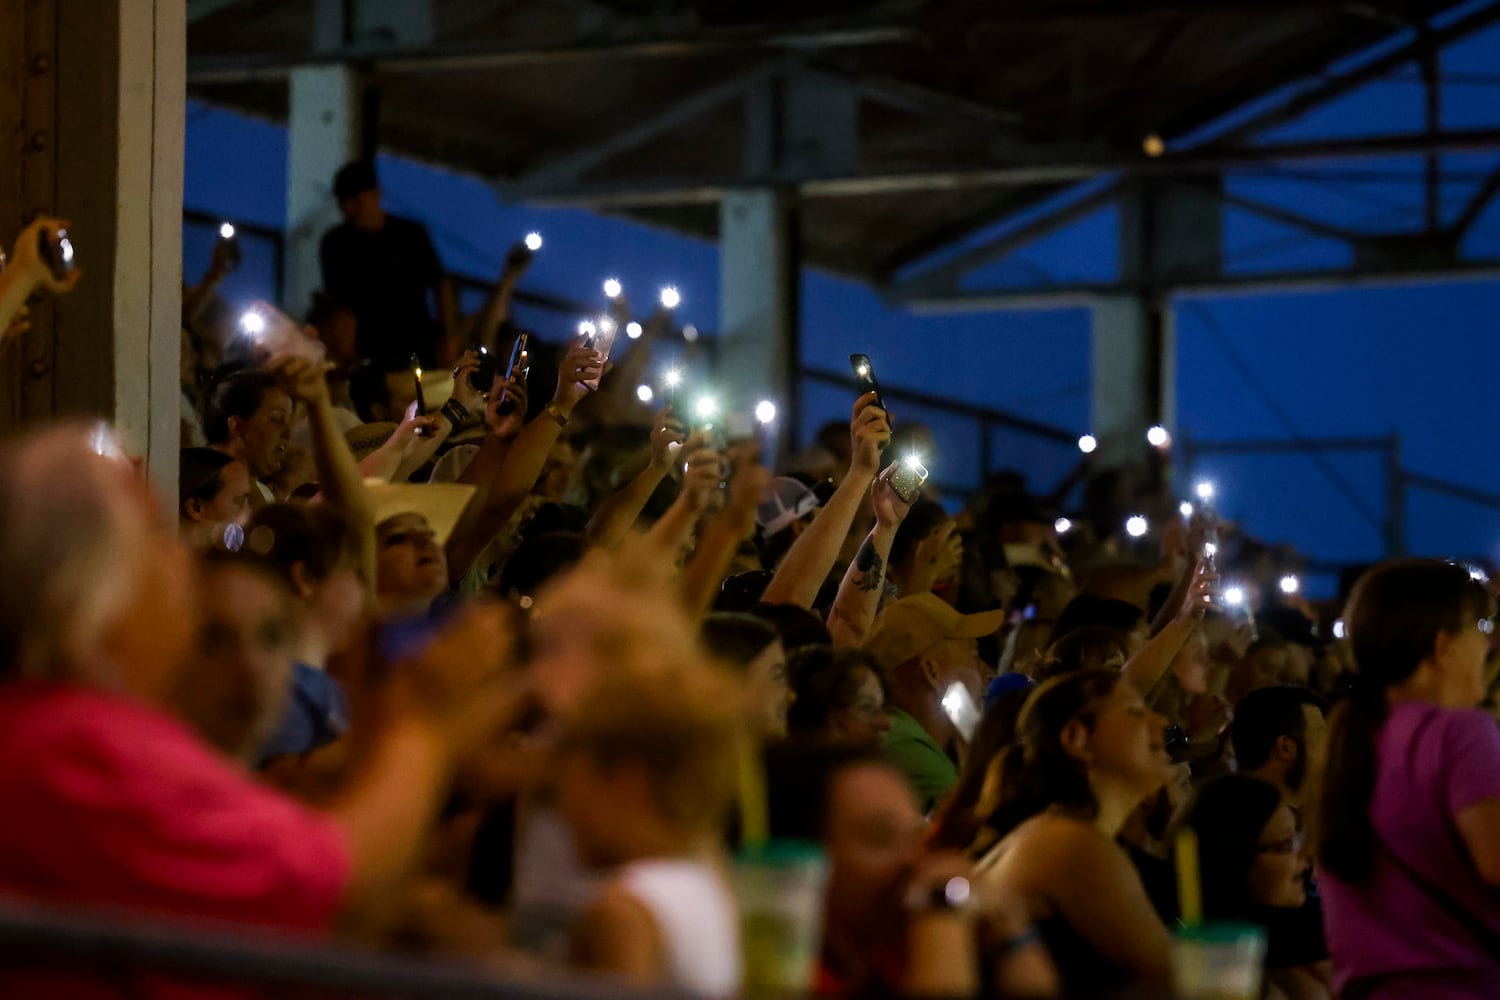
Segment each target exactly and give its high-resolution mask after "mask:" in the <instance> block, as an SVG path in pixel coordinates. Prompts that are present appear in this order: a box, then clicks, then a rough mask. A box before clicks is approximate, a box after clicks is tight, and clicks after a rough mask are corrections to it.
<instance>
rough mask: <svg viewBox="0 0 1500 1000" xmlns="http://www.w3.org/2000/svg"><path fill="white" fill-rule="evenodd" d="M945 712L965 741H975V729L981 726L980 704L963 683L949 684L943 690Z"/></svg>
mask: <svg viewBox="0 0 1500 1000" xmlns="http://www.w3.org/2000/svg"><path fill="white" fill-rule="evenodd" d="M943 713H944V714H945V715H947V716H948V721H949V722H951V723H953V728H954V729H957V730H958V735H960V736H962V737H963V739H964V742H965V743H972V742H973V741H974V730H976V729H978V728H979V706H978V705H975V704H974V696H973V695H971V694H970V693H969V689H968V688H967V687H965V686H964V685H963V684H961V683H953V684H949V685H948V690H946V691H944V692H943Z"/></svg>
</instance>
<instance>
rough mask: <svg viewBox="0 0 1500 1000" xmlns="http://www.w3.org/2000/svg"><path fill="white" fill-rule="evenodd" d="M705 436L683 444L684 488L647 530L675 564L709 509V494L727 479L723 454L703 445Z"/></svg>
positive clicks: (650, 539)
mask: <svg viewBox="0 0 1500 1000" xmlns="http://www.w3.org/2000/svg"><path fill="white" fill-rule="evenodd" d="M702 444H703V438H702V437H701V436H699V435H694V436H693V437H690V438H688V442H687V444H685V445H683V448H682V451H681V452H679V454H681V455H686V456H687V459H686V461H684V462H683V472H682V488H681V490H679V491H678V494H677V499H676V500H674V501H672V506H670V507H668V508H667V512H666V513H665V514H663V515H662V516H661V517H660V518H658V519H657V521H656V523H655V524H653V525H652V526H651V530H650V531H648V532H646V541H647V542H648V543H650V544H651V545H652V546H654V547H655V548H657V549H659V550H661V551H662V552H666V553H668V557H669V558H670V559H671V560H672V564H673V565H674V566H675V565H676V564H677V560H679V559H681V558H682V554H683V553H684V552H685V551H686V550H687V547H688V545H689V544H690V543H691V542H692V539H693V529H694V528H695V527H697V525H698V519H699V518H701V517H702V516H703V512H704V511H706V510H707V509H708V501H709V497H710V496H712V495H713V492H714V491H715V490H717V489H718V488H719V484H720V483H721V482H723V480H724V465H725V462H724V456H723V455H721V454H719V453H718V452H716V451H711V450H709V449H707V448H704V447H702Z"/></svg>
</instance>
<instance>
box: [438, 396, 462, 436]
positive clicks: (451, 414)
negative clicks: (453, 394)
mask: <svg viewBox="0 0 1500 1000" xmlns="http://www.w3.org/2000/svg"><path fill="white" fill-rule="evenodd" d="M440 412H441V413H442V414H443V416H445V417H447V418H448V423H450V424H452V425H453V429H454V430H455V431H456V430H458V429H459V428H460V427H462V426H463V425H464V422H465V421H466V420H468V419H469V411H468V408H467V407H465V406H464V404H462V403H460V402H459V401H458V400H456V399H449V400H448V402H446V403H444V404H443V408H442V410H441V411H440Z"/></svg>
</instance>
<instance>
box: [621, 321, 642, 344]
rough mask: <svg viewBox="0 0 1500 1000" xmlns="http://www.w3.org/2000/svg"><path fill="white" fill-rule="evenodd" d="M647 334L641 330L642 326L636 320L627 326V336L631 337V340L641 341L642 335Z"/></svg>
mask: <svg viewBox="0 0 1500 1000" xmlns="http://www.w3.org/2000/svg"><path fill="white" fill-rule="evenodd" d="M645 332H646V331H645V330H643V329H641V324H639V323H637V322H636V321H635V320H631V321H630V322H629V323H626V324H625V336H627V337H629V338H630V339H631V340H640V339H641V334H643V333H645Z"/></svg>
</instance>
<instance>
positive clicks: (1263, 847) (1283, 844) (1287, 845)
mask: <svg viewBox="0 0 1500 1000" xmlns="http://www.w3.org/2000/svg"><path fill="white" fill-rule="evenodd" d="M1306 839H1307V835H1306V834H1304V833H1302V832H1301V831H1300V830H1299V831H1298V832H1297V833H1294V834H1292V835H1291V836H1290V837H1286V838H1284V839H1282V840H1273V841H1271V843H1269V844H1256V845H1255V853H1256V854H1300V853H1302V845H1303V844H1304V843H1306Z"/></svg>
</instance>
